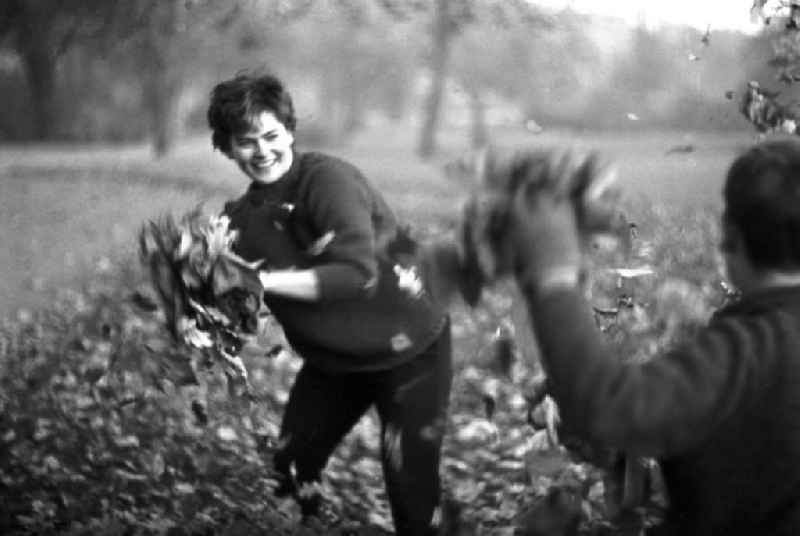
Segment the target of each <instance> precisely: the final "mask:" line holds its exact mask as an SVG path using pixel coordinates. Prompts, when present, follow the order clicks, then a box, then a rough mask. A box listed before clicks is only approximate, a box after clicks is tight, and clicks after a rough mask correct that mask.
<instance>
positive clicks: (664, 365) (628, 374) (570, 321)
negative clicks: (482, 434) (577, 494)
mask: <svg viewBox="0 0 800 536" xmlns="http://www.w3.org/2000/svg"><path fill="white" fill-rule="evenodd" d="M522 290H523V293H524V294H526V295H527V296H528V297H529V301H528V303H529V305H530V312H531V318H532V321H533V324H534V327H535V332H536V336H537V338H538V340H539V342H540V344H541V350H542V359H543V360H544V367H545V370H546V372H547V374H548V377H549V379H550V380H551V382H552V392H553V395H554V397H555V399H556V401H557V402H558V404H559V409H560V411H561V415H562V418H563V420H564V423H565V424H566V425H567V426H568V427H569V428H570V430H571V431H572V432H574V433H576V434H578V435H580V436H582V437H584V438H585V439H588V440H589V441H596V442H598V443H601V444H603V445H606V446H609V447H613V448H618V449H622V450H627V451H629V452H634V453H637V454H640V455H651V456H664V455H669V454H673V453H676V452H681V451H685V450H686V449H688V448H691V447H692V446H694V445H697V444H699V443H700V442H702V441H703V439H704V438H705V437H707V434H708V433H710V432H712V431H713V430H714V428H715V427H716V426H717V425H718V424H719V423H720V422H722V421H723V420H724V419H725V418H726V417H727V416H728V415H730V414H731V413H732V412H734V411H735V410H736V409H737V408H738V407H739V406H740V405H741V404H742V403H743V402H745V401H746V399H747V398H748V397H749V396H751V395H752V392H751V391H752V389H753V388H754V387H753V386H754V385H755V384H757V383H758V380H757V377H758V374H759V371H758V367H759V366H764V365H759V361H760V360H759V359H757V358H758V354H759V352H763V351H764V350H765V348H763V347H761V348H760V346H763V344H764V342H765V341H768V340H769V336H768V329H767V326H765V325H764V324H759V322H758V321H757V320H756V319H741V318H738V319H737V317H728V318H720V319H715V320H714V321H712V323H711V324H710V325H709V326H708V327H707V328H705V329H704V330H702V331H701V333H700V334H699V335H698V336H697V337H696V339H695V340H693V341H692V342H691V343H689V344H687V345H685V346H682V347H679V348H676V349H674V350H672V351H669V352H667V353H665V354H664V355H661V356H658V357H656V358H654V359H652V360H650V361H649V362H647V363H644V364H624V363H622V362H621V361H620V359H619V358H617V356H615V355H613V354H612V352H611V351H610V348H608V347H607V345H606V343H605V341H604V340H603V339H602V336H601V335H600V334H599V333H598V331H597V328H596V327H595V325H594V321H593V318H592V316H591V313H590V310H589V306H588V304H587V303H586V302H585V300H584V299H583V298H582V297H581V296H580V295H579V294H578V292H577V291H573V290H559V291H554V292H552V293H550V294H548V295H546V296H543V297H541V298H538V299H536V298H533V297H532V293H531V292H530V291H528V290H526V289H525V288H524V286H523V289H522ZM756 345H758V346H756Z"/></svg>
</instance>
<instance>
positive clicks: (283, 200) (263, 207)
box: [224, 152, 445, 372]
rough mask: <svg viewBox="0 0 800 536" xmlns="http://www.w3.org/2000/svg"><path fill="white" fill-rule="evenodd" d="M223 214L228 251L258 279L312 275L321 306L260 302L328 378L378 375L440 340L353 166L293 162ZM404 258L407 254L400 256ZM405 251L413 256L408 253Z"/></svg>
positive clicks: (434, 315) (435, 310)
mask: <svg viewBox="0 0 800 536" xmlns="http://www.w3.org/2000/svg"><path fill="white" fill-rule="evenodd" d="M224 212H225V213H226V214H227V215H228V216H229V217H230V218H231V227H232V228H234V229H237V230H238V232H239V238H238V240H237V242H236V244H235V245H234V250H235V251H236V252H237V253H238V254H239V255H241V256H242V257H243V258H245V259H246V260H249V261H253V260H263V261H264V264H263V265H262V267H263V268H264V269H267V270H270V269H275V270H280V269H312V270H314V271H315V272H316V275H317V277H318V280H319V289H320V299H319V300H318V301H315V302H308V301H302V300H295V299H290V298H284V297H280V296H277V295H274V294H269V293H266V294H265V295H264V301H265V303H266V305H267V306H268V307H269V309H270V310H271V312H272V313H273V314H274V315H275V317H276V319H277V320H278V322H279V323H280V324H281V326H282V328H283V331H284V333H285V335H286V337H287V340H288V341H289V342H290V344H291V345H292V347H293V348H294V349H295V350H296V351H297V352H298V354H299V355H301V356H302V357H303V358H305V359H306V360H307V361H309V362H313V364H314V365H316V366H318V367H320V368H323V369H326V370H329V371H341V372H348V371H359V370H381V369H388V368H392V367H394V366H396V365H398V364H401V363H404V362H406V361H409V360H410V359H412V358H413V357H415V356H416V355H418V354H419V353H420V352H422V351H423V350H424V349H425V348H427V346H428V345H430V344H431V343H432V342H433V341H434V340H435V338H436V337H437V336H438V334H439V333H440V331H441V329H442V327H443V326H444V322H445V311H444V309H443V307H442V306H440V305H439V304H438V303H436V301H435V300H433V299H432V297H431V295H430V293H429V292H428V291H427V290H426V288H425V285H424V282H423V281H421V271H420V270H419V269H418V267H417V266H416V264H415V262H414V257H413V254H409V255H402V254H400V253H403V251H402V250H403V248H400V249H401V251H400V253H398V252H397V251H395V250H397V249H398V248H397V247H393V246H396V244H397V240H396V237H397V222H396V219H395V217H394V214H393V213H392V211H391V210H390V208H389V207H388V205H387V204H386V202H385V201H384V199H383V197H382V196H381V195H380V194H379V193H378V192H377V190H375V189H374V188H373V187H372V186H371V184H370V183H369V182H368V180H367V179H366V178H365V177H364V176H363V175H362V174H361V173H360V172H359V170H358V169H357V168H355V167H354V166H352V165H351V164H349V163H347V162H345V161H343V160H340V159H337V158H334V157H332V156H328V155H325V154H322V153H299V152H296V153H295V155H294V162H293V164H292V166H291V168H290V169H289V171H288V172H287V173H286V175H285V176H283V177H282V178H281V179H279V180H278V181H276V182H275V183H270V184H263V183H256V182H253V183H251V185H250V187H249V188H248V190H247V191H246V192H245V194H244V195H242V196H241V197H240V198H239V199H237V200H235V201H231V202H229V203H227V204H226V206H225V210H224ZM406 249H409V248H406ZM410 249H413V248H410Z"/></svg>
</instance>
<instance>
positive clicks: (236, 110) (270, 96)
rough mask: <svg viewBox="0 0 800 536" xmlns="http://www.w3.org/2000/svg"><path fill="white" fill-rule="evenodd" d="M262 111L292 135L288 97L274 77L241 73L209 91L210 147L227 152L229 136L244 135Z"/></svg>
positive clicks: (291, 111)
mask: <svg viewBox="0 0 800 536" xmlns="http://www.w3.org/2000/svg"><path fill="white" fill-rule="evenodd" d="M265 111H266V112H272V113H274V114H275V118H276V119H277V120H278V121H280V122H281V123H282V124H283V126H284V127H286V129H287V130H288V131H290V132H294V129H295V126H296V124H297V119H296V118H295V115H294V105H293V104H292V97H291V95H289V92H288V91H286V89H285V88H284V86H283V82H281V81H280V79H278V78H277V77H276V76H273V75H271V74H252V73H247V72H245V73H239V74H237V75H236V76H235V77H233V78H231V79H230V80H225V81H223V82H220V83H219V84H217V85H216V86H214V89H213V90H212V91H211V102H210V103H209V105H208V113H207V118H208V126H209V127H211V143H212V145H213V146H214V147H215V148H217V149H219V150H220V151H222V152H223V153H228V152H229V151H230V149H231V136H232V135H235V134H237V133H241V132H246V131H247V130H248V129H249V128H250V127H251V126H252V124H253V120H254V119H255V118H256V116H258V115H259V114H260V113H262V112H265Z"/></svg>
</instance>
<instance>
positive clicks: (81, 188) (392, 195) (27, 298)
mask: <svg viewBox="0 0 800 536" xmlns="http://www.w3.org/2000/svg"><path fill="white" fill-rule="evenodd" d="M413 134H414V133H413V132H412V131H410V130H409V129H395V128H390V127H384V128H381V129H373V130H371V131H368V132H364V133H362V134H361V135H359V136H358V137H356V138H355V139H354V140H352V142H351V143H349V144H347V146H344V147H339V148H335V149H331V151H332V152H334V153H336V154H339V155H341V156H344V157H345V158H348V159H350V160H352V161H353V162H355V163H356V164H358V165H359V166H360V167H361V168H362V169H363V170H364V171H365V172H366V173H367V175H368V176H370V177H371V178H372V179H373V180H374V181H375V182H376V183H377V185H378V186H379V187H380V188H381V189H382V190H383V191H384V192H385V194H386V196H387V198H388V199H389V201H390V203H391V204H392V205H393V206H394V207H395V209H396V210H397V211H398V213H399V215H400V216H401V217H402V218H403V219H406V220H408V221H411V222H414V223H415V224H416V225H420V226H423V227H424V226H425V225H426V224H428V223H430V222H432V221H434V220H437V219H442V218H444V219H454V217H455V216H456V215H457V214H458V211H459V209H460V206H461V203H462V201H463V199H464V197H465V195H466V192H467V185H464V184H459V183H455V182H453V181H451V180H448V179H447V178H446V177H445V176H444V173H443V172H442V164H443V163H444V162H445V161H446V160H447V159H448V158H453V157H456V156H458V155H460V154H463V152H465V150H464V147H465V139H466V136H465V135H464V133H463V132H456V131H451V132H446V133H444V134H443V135H442V136H441V138H440V142H441V146H442V151H441V154H442V156H440V157H438V158H436V159H434V160H432V161H429V162H423V161H421V160H419V159H418V158H417V157H415V155H414V151H413V148H414V136H413ZM494 140H495V143H497V144H498V145H506V146H526V145H541V146H575V147H578V148H582V149H598V150H600V151H601V152H602V153H603V154H605V155H607V156H608V157H609V158H611V159H612V160H613V161H615V162H616V163H617V165H618V167H619V171H620V181H621V183H622V185H623V187H624V188H625V191H626V193H627V195H628V197H629V199H630V200H632V202H631V203H630V205H631V206H632V212H639V210H638V209H639V208H641V209H642V210H641V213H640V214H633V218H634V219H641V218H646V217H647V216H646V215H647V214H650V212H651V211H650V209H651V204H652V206H655V207H657V208H658V207H661V209H665V210H671V209H676V208H680V207H682V208H683V209H684V210H687V209H688V210H694V209H696V210H706V209H708V207H712V208H713V207H714V206H717V205H718V198H719V188H720V185H721V181H722V178H723V176H724V172H725V169H726V166H727V165H728V164H729V162H730V160H731V158H732V157H733V155H734V154H736V152H737V151H738V150H739V149H740V148H742V147H744V146H746V145H747V144H748V143H750V142H751V141H752V136H751V135H750V134H749V133H747V132H742V133H740V134H713V133H694V134H692V133H680V132H657V133H625V134H621V133H611V132H608V133H576V132H549V133H545V134H541V135H537V136H533V135H527V134H525V133H524V132H521V131H510V130H509V131H500V132H495V137H494ZM689 144H691V145H692V146H693V147H694V150H693V151H692V152H688V153H674V154H666V153H667V152H668V150H669V149H670V148H671V147H674V146H678V145H689ZM245 186H246V183H245V179H244V178H243V177H242V176H241V175H240V174H239V172H238V171H237V170H236V169H235V168H234V167H233V166H232V165H231V164H230V162H228V161H227V160H226V159H225V158H224V157H223V156H221V155H220V154H219V153H215V152H213V151H212V150H211V148H210V144H209V143H208V141H207V139H206V138H205V137H203V138H195V139H188V140H185V141H184V142H182V143H181V144H180V146H179V148H178V150H177V151H176V152H175V154H174V155H173V156H170V157H169V158H166V159H163V160H160V161H153V160H152V158H151V156H150V153H149V150H148V148H147V147H146V146H144V145H142V146H131V147H95V146H93V147H58V146H25V147H0V244H2V248H1V249H0V273H2V274H3V275H4V277H3V278H2V280H0V316H2V315H4V314H9V313H11V312H13V311H15V310H16V309H17V308H19V307H35V306H38V305H41V304H42V303H44V302H45V301H46V300H47V299H48V295H49V294H48V290H50V289H52V288H54V287H62V286H69V285H72V284H76V283H77V282H78V281H79V280H80V279H81V278H85V277H86V276H87V274H91V273H92V272H93V271H95V270H98V269H100V270H102V269H104V267H107V266H108V264H109V262H118V261H119V260H120V259H128V258H130V255H131V253H132V251H133V247H134V244H135V240H134V236H135V231H136V230H137V229H138V227H139V225H140V224H141V223H142V222H143V221H144V220H146V219H148V218H152V217H155V216H157V215H159V214H161V213H163V212H168V211H169V212H175V213H180V212H183V211H185V210H187V209H188V208H189V207H191V206H194V205H196V204H197V203H199V202H204V204H205V206H206V207H207V209H209V210H215V209H217V208H219V207H220V206H221V203H222V202H223V201H224V199H226V198H229V197H232V196H234V195H236V194H237V193H238V192H239V191H241V190H242V189H243V188H244V187H245ZM637 223H639V226H640V228H642V229H647V226H648V222H647V221H638V222H637ZM651 231H652V232H653V233H657V232H658V229H651Z"/></svg>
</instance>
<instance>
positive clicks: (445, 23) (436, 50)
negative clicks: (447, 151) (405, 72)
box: [417, 0, 453, 158]
mask: <svg viewBox="0 0 800 536" xmlns="http://www.w3.org/2000/svg"><path fill="white" fill-rule="evenodd" d="M449 2H450V0H436V14H435V17H434V23H433V56H432V58H431V75H432V76H431V87H430V92H429V93H428V97H427V99H426V102H425V108H424V112H425V115H424V117H423V121H422V131H421V133H420V139H419V146H418V148H417V154H418V155H419V156H420V157H422V158H428V157H431V156H433V155H434V154H435V153H436V148H437V147H436V133H437V130H438V128H439V122H440V116H441V110H442V101H443V97H444V86H445V82H446V80H447V64H448V62H449V59H450V45H451V41H452V35H453V34H452V29H451V20H450V11H449Z"/></svg>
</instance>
